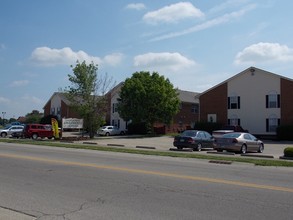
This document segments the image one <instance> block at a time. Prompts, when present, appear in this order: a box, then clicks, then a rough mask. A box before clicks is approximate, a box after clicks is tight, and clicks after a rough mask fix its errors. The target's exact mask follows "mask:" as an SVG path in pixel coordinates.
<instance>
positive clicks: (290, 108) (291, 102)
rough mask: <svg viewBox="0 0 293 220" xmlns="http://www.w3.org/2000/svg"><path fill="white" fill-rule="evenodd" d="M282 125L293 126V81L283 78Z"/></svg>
mask: <svg viewBox="0 0 293 220" xmlns="http://www.w3.org/2000/svg"><path fill="white" fill-rule="evenodd" d="M281 125H293V81H290V80H286V79H282V78H281Z"/></svg>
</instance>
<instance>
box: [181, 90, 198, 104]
mask: <svg viewBox="0 0 293 220" xmlns="http://www.w3.org/2000/svg"><path fill="white" fill-rule="evenodd" d="M177 91H178V93H179V99H180V101H181V102H189V103H199V100H198V98H196V96H198V95H199V93H198V92H190V91H184V90H180V89H177Z"/></svg>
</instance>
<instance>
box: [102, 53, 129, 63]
mask: <svg viewBox="0 0 293 220" xmlns="http://www.w3.org/2000/svg"><path fill="white" fill-rule="evenodd" d="M123 57H124V55H123V54H122V53H113V54H110V55H106V56H105V57H104V58H103V59H102V63H104V64H108V65H111V66H116V65H118V64H120V63H121V61H122V59H123Z"/></svg>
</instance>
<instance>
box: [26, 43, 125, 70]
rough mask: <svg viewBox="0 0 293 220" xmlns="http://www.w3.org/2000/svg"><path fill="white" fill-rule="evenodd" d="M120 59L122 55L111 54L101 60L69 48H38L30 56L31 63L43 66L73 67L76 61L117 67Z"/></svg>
mask: <svg viewBox="0 0 293 220" xmlns="http://www.w3.org/2000/svg"><path fill="white" fill-rule="evenodd" d="M121 59H122V54H120V53H113V54H110V55H107V56H105V58H104V59H101V58H100V57H95V56H90V55H88V54H87V53H86V52H84V51H82V50H80V51H77V52H75V51H73V50H72V49H71V48H69V47H64V48H62V49H52V48H49V47H38V48H36V49H35V50H34V51H33V52H32V54H31V61H32V62H34V63H36V64H38V65H44V66H56V65H73V64H75V63H76V61H77V60H78V61H79V62H83V61H86V62H87V63H91V62H93V63H94V64H98V65H102V64H108V65H117V64H118V63H119V62H120V61H121Z"/></svg>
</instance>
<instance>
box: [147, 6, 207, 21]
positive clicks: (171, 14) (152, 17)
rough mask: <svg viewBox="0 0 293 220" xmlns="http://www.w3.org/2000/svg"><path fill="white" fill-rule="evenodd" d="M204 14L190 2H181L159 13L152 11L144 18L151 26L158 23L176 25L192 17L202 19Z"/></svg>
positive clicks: (162, 9) (158, 11) (164, 8)
mask: <svg viewBox="0 0 293 220" xmlns="http://www.w3.org/2000/svg"><path fill="white" fill-rule="evenodd" d="M203 16H204V13H203V12H201V10H200V9H198V8H196V7H194V6H193V5H192V4H191V3H190V2H179V3H176V4H172V5H169V6H166V7H163V8H161V9H159V10H157V11H151V12H148V13H146V14H145V15H144V16H143V20H144V21H145V22H147V23H150V24H158V23H176V22H178V21H179V20H183V19H186V18H190V17H193V18H194V17H196V18H200V17H203Z"/></svg>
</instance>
